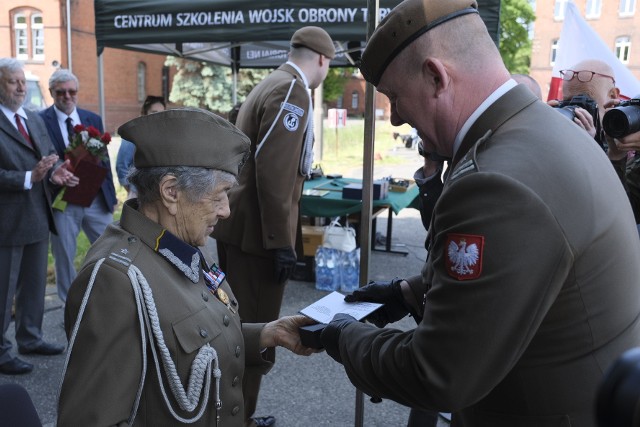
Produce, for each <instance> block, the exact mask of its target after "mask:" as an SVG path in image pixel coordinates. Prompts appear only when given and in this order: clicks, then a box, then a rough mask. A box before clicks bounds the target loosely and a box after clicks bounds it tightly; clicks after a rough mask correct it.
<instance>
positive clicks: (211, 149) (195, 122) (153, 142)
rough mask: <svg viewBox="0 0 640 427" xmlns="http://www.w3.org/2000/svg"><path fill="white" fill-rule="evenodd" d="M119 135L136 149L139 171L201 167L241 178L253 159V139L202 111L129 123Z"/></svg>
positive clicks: (169, 113) (163, 114)
mask: <svg viewBox="0 0 640 427" xmlns="http://www.w3.org/2000/svg"><path fill="white" fill-rule="evenodd" d="M118 134H119V135H120V136H121V137H122V138H124V139H126V140H127V141H131V142H132V143H133V144H135V146H136V152H135V155H134V157H133V164H134V165H135V167H136V168H149V167H156V166H199V167H203V168H208V169H218V170H222V171H225V172H229V173H231V174H233V175H235V176H238V174H239V172H240V169H241V168H242V165H243V164H244V162H245V160H246V159H247V157H248V155H249V148H250V146H251V142H250V140H249V137H247V136H246V135H245V134H244V133H242V132H241V131H240V130H239V129H238V128H237V127H235V126H234V125H232V124H231V123H229V122H228V121H226V120H225V119H223V118H222V117H220V116H218V115H216V114H213V113H211V112H209V111H206V110H202V109H199V108H176V109H171V110H166V111H161V112H158V113H152V114H149V115H146V116H140V117H138V118H135V119H133V120H130V121H128V122H127V123H125V124H123V125H122V126H120V127H119V128H118Z"/></svg>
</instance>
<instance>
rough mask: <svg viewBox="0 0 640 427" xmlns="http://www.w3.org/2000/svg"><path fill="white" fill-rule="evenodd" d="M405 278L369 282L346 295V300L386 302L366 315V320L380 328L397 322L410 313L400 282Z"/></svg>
mask: <svg viewBox="0 0 640 427" xmlns="http://www.w3.org/2000/svg"><path fill="white" fill-rule="evenodd" d="M402 280H403V279H399V278H397V277H396V278H394V279H393V280H391V281H388V282H374V281H371V282H369V284H368V285H366V286H363V287H361V288H360V289H357V290H355V291H353V293H351V294H349V295H347V296H345V297H344V300H345V301H346V302H356V301H365V302H377V303H381V304H384V305H383V306H382V307H380V308H379V309H377V310H376V311H374V312H373V313H371V314H370V315H368V316H367V317H366V320H367V321H369V322H371V323H373V324H374V325H376V326H377V327H379V328H383V327H384V326H385V325H386V324H387V323H393V322H397V321H398V320H400V319H402V318H403V317H405V316H406V315H407V314H409V308H408V307H407V305H406V303H405V301H404V297H403V296H402V291H401V290H400V282H402Z"/></svg>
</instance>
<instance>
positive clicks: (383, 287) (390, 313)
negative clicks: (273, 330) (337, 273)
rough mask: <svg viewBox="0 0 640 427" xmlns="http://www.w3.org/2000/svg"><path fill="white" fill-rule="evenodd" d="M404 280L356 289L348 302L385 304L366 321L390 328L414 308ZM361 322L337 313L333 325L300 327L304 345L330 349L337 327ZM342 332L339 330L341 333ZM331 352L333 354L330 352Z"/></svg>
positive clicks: (349, 296)
mask: <svg viewBox="0 0 640 427" xmlns="http://www.w3.org/2000/svg"><path fill="white" fill-rule="evenodd" d="M402 281H403V279H399V278H397V277H396V278H394V279H393V280H391V281H382V282H374V281H371V282H369V284H368V285H366V286H363V287H362V288H360V289H357V290H355V291H354V292H353V293H351V294H349V295H346V296H345V297H344V300H345V301H346V302H374V303H379V304H383V305H382V307H380V308H379V309H377V310H375V311H374V312H372V313H371V314H369V315H368V316H367V317H366V318H365V320H367V321H368V322H370V323H373V324H374V325H376V326H377V327H379V328H382V327H384V326H386V325H387V324H388V323H393V322H397V321H398V320H400V319H402V318H403V317H405V316H406V315H407V314H409V313H410V312H411V309H410V307H409V306H408V305H407V303H406V302H405V300H404V297H403V296H402V290H401V288H400V283H401V282H402ZM352 322H357V320H356V319H355V318H353V317H352V316H349V315H348V314H344V313H339V314H336V315H335V316H334V318H333V320H332V321H331V323H329V325H325V324H322V323H318V324H314V325H308V326H303V327H301V328H300V339H301V340H302V344H303V345H305V346H307V347H311V348H316V349H320V348H325V347H326V348H328V347H329V346H328V345H327V341H333V340H332V336H333V335H335V334H334V333H332V331H333V330H334V329H336V328H338V329H339V330H342V328H344V327H346V326H347V325H348V324H349V323H352ZM337 332H338V333H339V331H337ZM328 352H329V351H328Z"/></svg>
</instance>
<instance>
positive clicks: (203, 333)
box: [200, 329, 209, 338]
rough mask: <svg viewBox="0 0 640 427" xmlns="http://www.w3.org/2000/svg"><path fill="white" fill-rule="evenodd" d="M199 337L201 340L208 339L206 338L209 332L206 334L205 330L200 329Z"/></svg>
mask: <svg viewBox="0 0 640 427" xmlns="http://www.w3.org/2000/svg"><path fill="white" fill-rule="evenodd" d="M200 336H201V337H202V338H206V337H208V336H209V332H207V330H206V329H200Z"/></svg>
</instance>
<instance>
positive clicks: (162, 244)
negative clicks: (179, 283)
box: [154, 230, 200, 283]
mask: <svg viewBox="0 0 640 427" xmlns="http://www.w3.org/2000/svg"><path fill="white" fill-rule="evenodd" d="M154 249H155V251H156V252H158V253H159V254H160V255H162V256H163V257H164V258H165V259H166V260H167V261H169V262H170V263H171V264H173V266H174V267H176V268H177V269H178V270H180V271H181V272H182V273H183V274H184V275H185V276H187V278H188V279H189V280H191V281H192V282H193V283H198V281H199V280H200V252H199V251H198V249H197V248H194V247H193V246H191V245H188V244H186V243H185V242H183V241H182V240H180V239H178V238H177V237H176V236H174V235H173V234H171V233H169V232H168V231H167V230H162V233H161V234H160V235H159V236H158V237H157V238H156V246H155V248H154Z"/></svg>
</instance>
